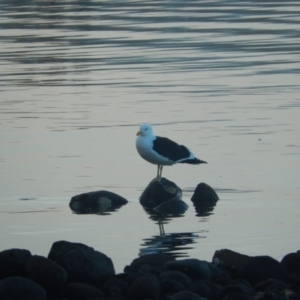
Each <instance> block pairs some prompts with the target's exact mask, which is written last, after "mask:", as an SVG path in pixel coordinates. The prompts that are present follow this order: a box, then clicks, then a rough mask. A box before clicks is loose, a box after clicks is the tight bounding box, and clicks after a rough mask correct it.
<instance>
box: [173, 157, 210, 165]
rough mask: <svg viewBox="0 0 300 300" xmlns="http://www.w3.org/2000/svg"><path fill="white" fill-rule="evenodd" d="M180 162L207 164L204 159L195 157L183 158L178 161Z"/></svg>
mask: <svg viewBox="0 0 300 300" xmlns="http://www.w3.org/2000/svg"><path fill="white" fill-rule="evenodd" d="M179 163H181V164H191V165H199V164H207V162H206V161H204V160H200V159H198V158H196V157H194V158H187V159H185V160H182V161H179Z"/></svg>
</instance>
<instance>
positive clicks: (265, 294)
mask: <svg viewBox="0 0 300 300" xmlns="http://www.w3.org/2000/svg"><path fill="white" fill-rule="evenodd" d="M255 288H256V290H257V291H258V293H257V295H259V298H260V299H274V300H287V299H290V296H291V295H293V294H294V292H293V291H292V290H291V289H290V288H289V286H288V285H287V284H286V283H284V282H282V281H280V280H274V279H269V280H266V281H264V282H261V283H259V284H257V285H256V286H255Z"/></svg>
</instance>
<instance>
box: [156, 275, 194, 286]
mask: <svg viewBox="0 0 300 300" xmlns="http://www.w3.org/2000/svg"><path fill="white" fill-rule="evenodd" d="M159 277H160V279H161V280H173V281H176V282H178V283H180V284H181V285H182V286H184V287H185V288H187V287H189V286H190V285H191V284H192V280H191V279H190V277H189V276H187V275H186V274H184V273H183V272H180V271H165V272H162V273H161V274H160V275H159Z"/></svg>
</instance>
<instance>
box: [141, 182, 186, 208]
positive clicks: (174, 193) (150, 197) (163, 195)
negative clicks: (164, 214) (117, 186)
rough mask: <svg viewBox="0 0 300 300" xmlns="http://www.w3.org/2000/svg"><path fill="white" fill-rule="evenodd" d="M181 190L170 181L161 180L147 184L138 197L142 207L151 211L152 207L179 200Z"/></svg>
mask: <svg viewBox="0 0 300 300" xmlns="http://www.w3.org/2000/svg"><path fill="white" fill-rule="evenodd" d="M181 195H182V191H181V189H180V188H179V187H178V186H177V185H176V184H175V183H174V182H172V181H169V180H168V179H166V178H161V180H160V181H153V182H150V183H149V184H148V186H147V187H146V189H145V190H144V192H143V193H142V195H141V197H140V203H141V205H142V206H144V207H147V208H151V209H153V208H154V207H156V206H158V205H160V204H162V203H164V202H166V201H168V200H171V199H180V198H181Z"/></svg>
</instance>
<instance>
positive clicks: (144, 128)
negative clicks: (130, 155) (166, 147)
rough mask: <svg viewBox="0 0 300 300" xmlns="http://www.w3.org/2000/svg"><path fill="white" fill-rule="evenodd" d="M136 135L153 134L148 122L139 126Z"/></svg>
mask: <svg viewBox="0 0 300 300" xmlns="http://www.w3.org/2000/svg"><path fill="white" fill-rule="evenodd" d="M136 135H140V136H151V135H153V131H152V127H151V125H150V124H142V125H141V126H140V130H139V131H138V133H137V134H136Z"/></svg>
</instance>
